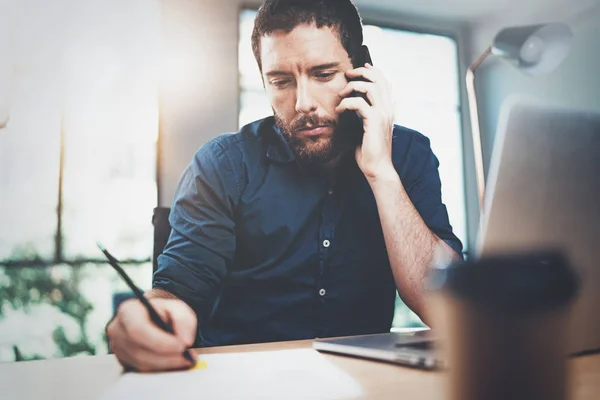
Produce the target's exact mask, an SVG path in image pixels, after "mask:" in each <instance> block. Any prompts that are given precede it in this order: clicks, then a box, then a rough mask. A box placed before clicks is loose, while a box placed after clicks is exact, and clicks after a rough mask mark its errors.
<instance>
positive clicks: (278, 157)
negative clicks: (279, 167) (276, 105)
mask: <svg viewBox="0 0 600 400" xmlns="http://www.w3.org/2000/svg"><path fill="white" fill-rule="evenodd" d="M271 129H272V130H273V132H274V134H273V135H269V136H270V138H271V140H270V142H269V147H268V148H267V158H269V159H270V160H272V161H275V162H279V163H290V162H292V161H294V160H295V159H296V156H295V154H294V152H293V150H292V149H291V148H290V145H289V144H288V141H287V140H286V139H285V138H284V137H283V134H282V133H281V130H280V129H279V127H278V126H277V124H276V123H275V121H273V122H272V125H271Z"/></svg>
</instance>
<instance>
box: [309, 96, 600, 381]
mask: <svg viewBox="0 0 600 400" xmlns="http://www.w3.org/2000/svg"><path fill="white" fill-rule="evenodd" d="M499 121H500V122H499V124H498V129H497V136H496V139H495V144H494V152H493V154H492V159H491V161H490V169H489V174H488V179H487V185H488V186H487V190H486V196H485V202H484V210H483V215H482V221H481V229H480V234H479V237H478V242H477V251H476V256H477V257H479V256H485V255H486V254H492V253H497V252H505V251H509V252H510V251H523V250H525V251H527V250H532V249H536V248H544V247H547V246H558V247H559V248H562V249H563V250H564V251H565V252H566V254H567V256H568V257H569V260H570V262H571V263H572V265H573V266H574V268H575V270H576V271H577V273H578V274H579V275H580V278H581V282H582V286H581V287H580V292H579V295H578V298H577V299H576V300H575V303H574V305H573V308H572V310H571V326H570V327H569V328H570V336H569V343H568V350H569V354H571V355H576V354H582V353H587V352H595V351H598V350H599V349H600V245H599V244H598V240H599V239H600V112H599V111H586V110H574V109H568V108H560V107H555V106H548V105H543V104H540V103H534V102H531V101H522V100H521V101H510V102H507V103H506V105H505V107H504V108H503V110H502V112H501V114H500V119H499ZM434 340H435V338H433V337H431V333H430V331H421V332H418V333H411V334H403V333H384V334H379V335H369V336H356V337H349V338H340V339H321V340H316V341H314V342H313V348H315V349H316V350H319V351H325V352H330V353H336V354H344V355H351V356H356V357H362V358H370V359H374V360H380V361H387V362H392V363H396V364H402V365H409V366H414V367H418V368H424V369H436V368H439V367H443V366H444V360H442V359H440V356H439V355H438V354H437V352H435V351H434V348H433V345H434Z"/></svg>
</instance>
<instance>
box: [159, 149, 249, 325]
mask: <svg viewBox="0 0 600 400" xmlns="http://www.w3.org/2000/svg"><path fill="white" fill-rule="evenodd" d="M238 199H239V185H238V181H237V179H236V171H234V168H233V163H232V161H231V159H230V158H229V155H228V154H227V153H226V151H225V149H224V148H223V147H222V145H221V144H219V143H218V142H217V141H214V140H213V141H211V142H209V143H207V144H205V145H204V146H202V148H200V150H198V152H197V153H196V155H195V157H194V159H193V160H192V162H191V163H190V165H189V166H188V167H187V169H186V170H185V172H184V173H183V176H182V178H181V180H180V182H179V185H178V187H177V191H176V193H175V198H174V201H173V205H172V209H171V213H170V215H169V222H170V224H171V228H172V230H171V235H170V237H169V241H168V243H167V245H166V247H165V249H164V251H163V253H162V254H161V255H160V256H159V257H158V269H157V271H156V273H155V274H154V278H153V282H152V286H153V287H154V288H159V289H163V290H166V291H168V292H171V293H173V294H174V295H176V296H177V297H179V298H180V299H182V300H183V301H185V302H186V303H188V304H189V305H190V306H191V307H192V308H193V309H194V310H195V311H196V313H197V314H198V316H199V317H203V316H205V315H206V314H207V313H208V312H210V309H211V308H212V303H213V302H214V299H215V296H216V294H217V290H218V287H219V284H220V282H221V280H222V279H223V277H224V276H225V275H226V274H227V271H228V269H229V268H230V267H231V263H232V261H233V258H234V253H235V247H236V239H235V222H234V210H235V207H236V204H237V201H238Z"/></svg>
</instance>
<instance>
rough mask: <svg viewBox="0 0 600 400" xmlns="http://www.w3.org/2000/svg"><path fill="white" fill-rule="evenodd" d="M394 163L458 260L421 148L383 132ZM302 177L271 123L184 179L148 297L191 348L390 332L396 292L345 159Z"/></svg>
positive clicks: (204, 153)
mask: <svg viewBox="0 0 600 400" xmlns="http://www.w3.org/2000/svg"><path fill="white" fill-rule="evenodd" d="M392 158H393V163H394V166H395V168H396V170H397V171H398V174H399V176H400V178H401V180H402V183H403V185H404V187H405V189H406V191H407V193H408V195H409V197H410V199H411V201H412V202H413V204H414V206H415V207H416V209H417V210H418V212H419V213H420V215H421V217H422V218H423V220H424V221H425V223H426V224H427V226H429V228H430V229H431V230H432V231H433V232H434V233H435V234H436V235H438V236H439V237H440V238H441V239H443V240H444V241H446V243H448V244H449V245H450V246H451V247H452V248H453V249H454V250H456V251H457V252H458V253H460V252H461V250H462V245H461V243H460V241H459V240H458V239H457V238H456V236H455V235H454V234H453V233H452V228H451V226H450V223H449V221H448V214H447V211H446V207H445V206H444V205H443V204H442V201H441V184H440V179H439V174H438V160H437V159H436V157H435V156H434V154H433V152H432V151H431V148H430V145H429V140H428V139H427V138H426V137H425V136H423V135H421V134H419V133H418V132H415V131H413V130H409V129H406V128H403V127H400V126H394V138H393V148H392ZM335 176H336V178H335V179H334V180H332V181H329V180H328V177H327V175H326V174H324V173H323V172H321V171H318V170H314V169H308V168H306V167H302V166H301V165H300V164H298V163H297V162H295V158H294V154H293V152H292V151H291V149H290V148H289V146H288V145H287V142H286V140H285V139H284V138H283V137H282V136H281V132H280V131H279V129H277V128H276V126H275V124H274V120H273V118H272V117H269V118H266V119H263V120H260V121H256V122H254V123H252V124H249V125H247V126H245V127H243V128H242V129H241V130H240V131H239V132H237V133H235V134H224V135H221V136H218V137H217V138H215V139H213V140H211V141H209V142H208V143H206V144H205V145H204V146H202V147H201V148H200V149H199V150H198V152H197V153H196V155H195V157H194V159H193V160H192V162H191V164H190V165H189V166H188V167H187V169H186V170H185V172H184V174H183V176H182V178H181V181H180V183H179V186H178V188H177V191H176V194H175V199H174V202H173V206H172V209H171V214H170V223H171V226H172V232H171V236H170V238H169V241H168V244H167V246H166V247H165V249H164V252H163V254H162V255H161V256H159V258H158V270H157V272H156V273H155V275H154V280H153V287H155V288H160V289H164V290H167V291H169V292H171V293H173V294H175V295H176V296H177V297H179V298H181V299H182V300H184V301H185V302H186V303H188V304H189V305H190V306H191V307H192V308H193V309H194V310H195V312H196V313H197V315H198V324H199V329H198V338H197V342H196V345H201V346H215V345H228V344H241V343H256V342H268V341H281V340H295V339H307V338H315V337H328V336H344V335H357V334H370V333H378V332H389V330H390V327H391V324H392V319H393V316H394V302H395V295H396V286H395V283H394V278H393V276H392V271H391V267H390V263H389V260H388V256H387V251H386V247H385V242H384V238H383V232H382V228H381V223H380V220H379V215H378V212H377V206H376V203H375V198H374V196H373V192H372V190H371V188H370V186H369V184H368V182H367V180H366V178H365V177H364V175H363V174H362V172H361V171H360V169H359V168H358V166H357V164H356V161H355V160H354V158H353V156H352V155H351V154H349V155H348V156H347V157H345V158H344V159H343V160H342V161H341V162H340V163H339V165H338V167H337V169H336V174H335Z"/></svg>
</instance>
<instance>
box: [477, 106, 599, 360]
mask: <svg viewBox="0 0 600 400" xmlns="http://www.w3.org/2000/svg"><path fill="white" fill-rule="evenodd" d="M487 182H488V183H487V185H488V186H487V191H486V197H485V206H484V213H483V216H482V224H481V232H480V235H479V238H478V239H479V242H478V249H477V250H478V253H479V254H478V255H487V254H493V253H498V252H505V251H519V250H532V249H536V248H546V247H558V248H561V249H563V250H564V251H566V253H567V255H568V256H569V259H570V261H571V263H572V264H573V265H574V267H575V269H576V270H577V271H578V273H579V274H580V277H581V280H582V287H581V289H580V290H581V291H580V294H579V297H578V299H577V300H576V302H575V304H574V308H573V310H572V317H571V318H572V320H571V325H572V327H571V330H570V334H571V336H570V346H569V347H570V348H569V350H570V352H579V351H586V350H592V349H598V348H600V243H599V242H598V241H599V239H600V112H597V111H585V110H570V109H566V108H559V107H555V106H548V105H543V104H541V103H534V102H532V101H524V100H513V101H511V102H509V103H507V105H506V107H505V108H504V109H503V111H502V114H501V118H500V122H499V125H498V130H497V136H496V141H495V145H494V153H493V155H492V159H491V162H490V170H489V174H488V179H487Z"/></svg>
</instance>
